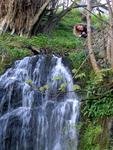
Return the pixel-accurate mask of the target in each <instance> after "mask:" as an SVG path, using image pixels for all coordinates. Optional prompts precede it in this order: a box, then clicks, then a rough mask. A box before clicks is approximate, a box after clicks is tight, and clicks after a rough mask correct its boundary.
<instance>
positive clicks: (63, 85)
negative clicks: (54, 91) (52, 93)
mask: <svg viewBox="0 0 113 150" xmlns="http://www.w3.org/2000/svg"><path fill="white" fill-rule="evenodd" d="M66 87H67V83H62V84H61V85H60V87H59V89H58V90H59V91H60V92H65V91H66Z"/></svg>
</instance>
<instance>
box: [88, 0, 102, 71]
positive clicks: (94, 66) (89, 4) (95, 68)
mask: <svg viewBox="0 0 113 150" xmlns="http://www.w3.org/2000/svg"><path fill="white" fill-rule="evenodd" d="M87 10H88V11H87V32H88V37H87V38H88V49H89V57H90V62H91V65H92V67H93V70H94V72H95V73H96V74H97V73H98V72H99V71H100V70H99V67H98V65H97V62H96V59H95V54H94V51H93V49H92V45H91V14H90V11H91V0H87Z"/></svg>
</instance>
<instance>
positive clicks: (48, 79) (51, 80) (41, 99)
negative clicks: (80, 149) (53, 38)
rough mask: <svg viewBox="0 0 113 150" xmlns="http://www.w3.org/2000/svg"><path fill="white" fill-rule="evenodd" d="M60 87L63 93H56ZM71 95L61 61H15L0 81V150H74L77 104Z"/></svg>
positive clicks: (39, 58) (70, 83) (70, 84)
mask: <svg viewBox="0 0 113 150" xmlns="http://www.w3.org/2000/svg"><path fill="white" fill-rule="evenodd" d="M59 78H60V79H59ZM62 84H65V85H66V86H65V91H66V92H60V93H59V88H60V87H61V85H62ZM40 87H42V89H43V87H45V91H41V88H40ZM72 91H73V79H72V76H71V73H70V71H69V69H68V67H66V66H65V65H64V64H63V63H62V58H58V57H55V56H53V57H51V58H50V57H48V56H41V55H40V56H32V57H26V58H24V59H23V60H20V61H16V62H15V64H14V65H13V66H12V68H10V69H8V70H7V71H6V72H5V73H4V74H3V75H2V76H1V77H0V150H76V149H77V143H78V140H77V139H78V138H77V131H76V123H77V120H78V116H79V101H78V97H77V95H76V94H75V93H74V92H72Z"/></svg>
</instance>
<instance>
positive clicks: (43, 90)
mask: <svg viewBox="0 0 113 150" xmlns="http://www.w3.org/2000/svg"><path fill="white" fill-rule="evenodd" d="M48 88H49V87H48V85H44V86H41V87H40V88H39V91H40V92H45V91H46V90H48Z"/></svg>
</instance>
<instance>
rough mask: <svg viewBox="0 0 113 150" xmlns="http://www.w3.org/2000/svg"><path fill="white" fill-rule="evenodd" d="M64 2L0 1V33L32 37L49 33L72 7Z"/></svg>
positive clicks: (38, 0) (34, 0)
mask: <svg viewBox="0 0 113 150" xmlns="http://www.w3.org/2000/svg"><path fill="white" fill-rule="evenodd" d="M68 1H69V0H65V3H62V2H61V0H1V1H0V32H1V33H4V32H6V31H7V30H9V31H11V32H12V34H14V33H16V34H18V35H23V34H24V35H32V34H36V33H37V32H38V33H39V32H49V31H51V30H52V29H53V28H54V27H55V25H56V24H57V23H58V21H60V19H61V17H63V16H64V15H65V14H66V13H67V12H68V11H70V10H71V8H72V6H73V5H71V4H69V3H68ZM73 4H74V2H73Z"/></svg>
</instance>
